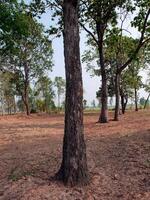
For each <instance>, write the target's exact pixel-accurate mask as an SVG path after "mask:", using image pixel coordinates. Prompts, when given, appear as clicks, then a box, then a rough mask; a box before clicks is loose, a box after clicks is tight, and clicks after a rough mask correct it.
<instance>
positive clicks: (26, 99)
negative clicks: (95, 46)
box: [23, 62, 30, 115]
mask: <svg viewBox="0 0 150 200" xmlns="http://www.w3.org/2000/svg"><path fill="white" fill-rule="evenodd" d="M24 72H25V80H24V98H23V100H24V105H25V108H26V114H27V115H30V106H29V67H28V65H27V63H26V62H25V63H24Z"/></svg>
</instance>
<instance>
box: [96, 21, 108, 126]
mask: <svg viewBox="0 0 150 200" xmlns="http://www.w3.org/2000/svg"><path fill="white" fill-rule="evenodd" d="M97 34H98V44H99V46H98V50H99V61H100V67H101V77H102V87H101V88H102V93H101V113H100V117H99V121H98V122H100V123H107V122H108V91H107V75H106V69H105V64H104V53H103V35H104V30H103V26H102V25H100V24H97Z"/></svg>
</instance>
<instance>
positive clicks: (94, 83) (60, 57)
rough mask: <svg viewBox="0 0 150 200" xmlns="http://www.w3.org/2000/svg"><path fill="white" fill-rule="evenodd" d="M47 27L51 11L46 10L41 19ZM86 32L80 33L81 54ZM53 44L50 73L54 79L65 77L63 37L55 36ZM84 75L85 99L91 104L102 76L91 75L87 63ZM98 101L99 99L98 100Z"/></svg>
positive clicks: (83, 65)
mask: <svg viewBox="0 0 150 200" xmlns="http://www.w3.org/2000/svg"><path fill="white" fill-rule="evenodd" d="M39 21H40V22H41V23H42V24H43V25H44V26H45V27H46V28H49V27H50V25H51V21H50V12H46V13H45V14H43V15H42V17H41V19H40V20H39ZM85 42H86V34H85V32H82V33H81V35H80V51H81V56H82V54H83V53H84V51H85V49H86V44H85ZM52 45H53V51H54V55H53V63H54V66H53V71H52V72H51V73H49V76H50V78H52V80H54V78H55V77H56V76H61V77H63V78H65V66H64V53H63V51H64V50H63V38H62V37H60V38H55V39H53V40H52ZM82 75H83V88H84V99H86V100H87V104H88V105H91V102H92V101H93V100H96V91H97V90H98V89H99V87H100V84H101V82H100V77H91V74H90V72H86V64H82ZM96 103H98V101H97V100H96Z"/></svg>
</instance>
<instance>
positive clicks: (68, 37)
mask: <svg viewBox="0 0 150 200" xmlns="http://www.w3.org/2000/svg"><path fill="white" fill-rule="evenodd" d="M63 9H64V10H63V12H64V55H65V71H66V104H65V130H64V140H63V158H62V163H61V167H60V170H59V171H58V173H57V174H56V178H57V179H58V180H62V181H63V182H64V184H67V185H70V186H74V185H77V184H87V182H88V169H87V158H86V145H85V142H84V133H83V103H82V102H83V86H82V71H81V63H80V49H79V27H78V0H64V7H63Z"/></svg>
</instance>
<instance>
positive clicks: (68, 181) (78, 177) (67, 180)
mask: <svg viewBox="0 0 150 200" xmlns="http://www.w3.org/2000/svg"><path fill="white" fill-rule="evenodd" d="M66 174H67V175H66ZM66 174H65V172H64V170H63V168H62V167H61V168H60V169H59V171H58V172H57V173H56V174H55V176H54V180H56V181H61V182H63V183H64V185H66V186H70V187H74V186H76V185H81V186H86V185H88V183H89V178H88V175H87V174H86V173H79V172H78V171H75V172H74V173H70V174H69V173H66Z"/></svg>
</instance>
